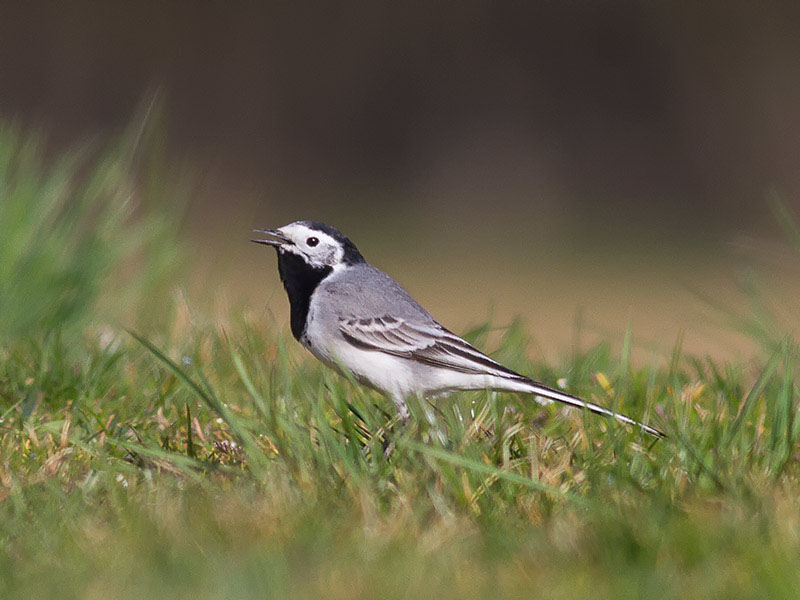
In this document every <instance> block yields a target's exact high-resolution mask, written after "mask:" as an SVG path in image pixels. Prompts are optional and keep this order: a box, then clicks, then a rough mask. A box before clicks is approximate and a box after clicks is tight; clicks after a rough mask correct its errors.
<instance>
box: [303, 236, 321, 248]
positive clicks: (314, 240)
mask: <svg viewBox="0 0 800 600" xmlns="http://www.w3.org/2000/svg"><path fill="white" fill-rule="evenodd" d="M306 244H308V245H309V246H311V247H312V248H313V247H314V246H316V245H317V244H319V240H318V239H317V238H315V237H310V238H308V239H307V240H306Z"/></svg>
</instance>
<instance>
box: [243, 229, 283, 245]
mask: <svg viewBox="0 0 800 600" xmlns="http://www.w3.org/2000/svg"><path fill="white" fill-rule="evenodd" d="M253 231H255V232H256V233H265V234H267V235H268V236H271V238H267V239H263V240H250V241H251V242H255V243H256V244H264V245H265V246H275V247H276V248H279V247H281V246H283V245H284V244H291V243H292V240H290V239H289V238H288V237H286V236H285V235H284V234H282V233H281V232H280V231H278V230H277V229H254V230H253ZM272 238H274V239H272Z"/></svg>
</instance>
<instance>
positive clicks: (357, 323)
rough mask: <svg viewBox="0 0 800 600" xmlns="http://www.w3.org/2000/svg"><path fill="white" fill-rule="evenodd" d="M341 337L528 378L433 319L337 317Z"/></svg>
mask: <svg viewBox="0 0 800 600" xmlns="http://www.w3.org/2000/svg"><path fill="white" fill-rule="evenodd" d="M339 330H340V331H341V332H342V335H343V336H344V338H345V339H346V340H347V341H348V342H349V343H351V344H352V345H354V346H356V347H357V348H361V349H363V350H372V351H377V352H384V353H386V354H392V355H394V356H402V357H404V358H409V359H411V360H414V361H417V362H420V363H423V364H427V365H431V366H435V367H439V368H443V369H450V370H452V371H458V372H460V373H470V374H479V375H494V376H496V377H504V378H507V379H527V378H526V377H524V376H523V375H520V374H519V373H516V372H514V371H512V370H511V369H508V368H506V367H504V366H503V365H501V364H500V363H498V362H496V361H494V360H492V359H491V358H489V357H488V356H486V355H485V354H483V353H482V352H480V351H479V350H477V349H475V348H474V347H472V346H471V345H470V344H469V343H467V342H466V341H464V340H462V339H461V338H460V337H458V336H457V335H456V334H454V333H452V332H451V331H448V330H447V329H445V328H444V327H442V326H441V325H439V324H438V323H436V322H435V321H430V322H425V323H422V322H414V321H408V320H405V319H399V318H395V317H391V316H388V315H384V316H382V317H375V318H371V319H355V318H345V319H339Z"/></svg>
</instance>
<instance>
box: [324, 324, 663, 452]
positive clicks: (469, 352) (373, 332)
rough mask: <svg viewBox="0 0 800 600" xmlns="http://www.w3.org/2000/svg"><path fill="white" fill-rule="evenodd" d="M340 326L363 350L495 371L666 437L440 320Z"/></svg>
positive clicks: (541, 394) (463, 369)
mask: <svg viewBox="0 0 800 600" xmlns="http://www.w3.org/2000/svg"><path fill="white" fill-rule="evenodd" d="M339 330H340V331H341V333H342V335H343V336H344V338H345V339H346V340H347V341H348V342H349V343H350V344H352V345H353V346H355V347H357V348H361V349H362V350H371V351H375V352H384V353H386V354H392V355H394V356H402V357H404V358H408V359H411V360H414V361H417V362H419V363H423V364H427V365H431V366H435V367H439V368H443V369H450V370H452V371H458V372H460V373H469V374H476V375H493V376H496V377H501V378H504V379H507V380H512V381H517V382H521V383H524V384H525V385H526V388H527V389H525V390H524V391H525V392H526V393H529V394H533V395H535V396H536V397H537V398H544V399H546V400H555V401H556V402H561V403H563V404H567V405H569V406H573V407H575V408H579V409H586V410H588V411H590V412H593V413H595V414H598V415H603V416H606V417H613V418H615V419H617V420H618V421H621V422H623V423H627V424H629V425H635V426H637V427H641V428H642V429H643V430H644V431H645V432H647V433H648V434H650V435H653V436H656V437H659V438H663V437H665V435H664V434H663V433H662V432H661V431H659V430H658V429H655V428H654V427H650V426H649V425H644V424H643V423H640V422H639V421H636V420H634V419H631V418H630V417H628V416H626V415H623V414H620V413H616V412H614V411H611V410H608V409H607V408H604V407H602V406H600V405H598V404H594V403H593V402H586V401H585V400H581V399H580V398H578V397H577V396H572V395H571V394H567V393H564V392H562V391H559V390H554V389H552V388H549V387H547V386H545V385H543V384H541V383H539V382H537V381H534V380H532V379H530V378H529V377H526V376H524V375H520V374H519V373H516V372H515V371H512V370H511V369H508V368H506V367H504V366H503V365H501V364H500V363H498V362H496V361H494V360H492V359H491V358H489V357H488V356H486V355H485V354H483V353H482V352H480V351H479V350H476V349H475V348H473V347H472V346H471V345H470V344H468V343H467V342H465V341H464V340H462V339H461V338H460V337H458V336H457V335H456V334H454V333H452V332H451V331H448V330H447V329H445V328H444V327H442V326H441V325H439V323H437V322H436V321H430V322H416V321H409V320H404V319H398V318H395V317H391V316H387V315H384V316H383V317H376V318H371V319H355V318H344V319H339ZM520 391H522V390H520Z"/></svg>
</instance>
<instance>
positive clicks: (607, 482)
mask: <svg viewBox="0 0 800 600" xmlns="http://www.w3.org/2000/svg"><path fill="white" fill-rule="evenodd" d="M0 131H2V132H5V133H3V135H5V136H8V129H5V130H0ZM134 131H137V129H136V128H134ZM0 138H2V135H0ZM139 139H140V138H139V136H132V137H130V136H129V137H126V138H125V139H123V140H122V142H121V143H120V145H119V147H118V149H112V150H107V151H106V152H105V153H101V158H100V159H95V160H88V161H87V162H86V163H84V164H83V165H82V167H81V168H80V169H77V170H67V171H66V172H65V171H63V170H60V169H61V168H60V167H58V166H56V167H53V166H49V167H48V166H46V165H44V164H43V163H37V162H36V161H35V160H34V161H33V162H30V163H28V162H24V163H23V162H21V161H23V158H24V156H25V153H26V152H28V153H30V152H31V151H30V149H29V145H26V142H25V140H26V138H25V136H24V135H23V134H20V133H18V132H17V133H15V134H14V135H12V136H11V137H10V138H9V137H5V138H2V141H4V144H0V145H3V147H5V148H6V151H5V152H6V155H7V156H11V157H12V159H11V160H10V162H11V163H13V164H24V165H25V167H24V168H22V167H17V168H18V169H21V171H20V172H19V175H18V178H19V177H21V176H23V175H24V176H25V177H27V178H29V179H30V183H29V184H28V185H26V186H25V189H26V190H28V191H27V192H25V191H24V190H22V189H17V191H16V192H15V194H17V195H11V196H9V195H8V189H7V188H4V191H3V192H2V193H3V194H5V195H3V196H2V197H0V203H2V204H0V210H2V209H3V207H8V206H12V205H13V204H14V202H16V201H19V202H22V200H16V199H17V198H18V197H22V196H18V195H20V194H28V195H27V196H24V198H26V199H27V202H28V203H29V204H28V206H29V207H37V208H36V209H35V210H34V209H33V208H31V209H30V210H31V212H32V213H33V214H28V213H27V212H26V211H25V210H22V209H21V208H20V207H17V208H18V212H19V214H20V215H21V216H20V219H18V221H16V222H15V224H11V225H9V224H8V222H5V223H4V224H2V225H0V227H5V228H6V229H4V232H8V231H11V232H12V233H15V234H16V233H18V234H19V235H20V236H22V237H20V238H19V239H23V238H24V239H27V240H30V239H34V238H35V239H40V236H39V233H41V228H42V227H43V226H44V225H45V224H46V225H47V226H48V227H51V226H53V223H55V222H57V221H58V219H56V220H53V219H52V218H49V217H48V218H45V217H44V216H45V215H50V214H53V211H56V212H57V211H60V210H66V209H65V208H64V206H65V204H58V202H62V203H63V202H66V200H64V198H63V196H61V195H59V194H49V193H46V190H48V189H55V187H58V186H57V185H56V184H58V183H59V181H61V179H62V178H65V181H64V182H62V188H63V189H67V190H74V189H85V188H81V186H80V185H77V184H75V185H74V186H73V185H72V184H74V182H75V181H76V178H77V179H78V180H81V178H87V177H88V179H82V180H83V181H94V180H95V179H96V178H100V179H101V180H103V177H104V176H108V177H109V178H110V179H109V180H108V183H109V186H108V187H106V188H103V187H102V186H101V188H102V189H106V190H115V189H116V186H115V185H113V182H114V181H117V180H119V181H121V182H126V183H128V184H130V185H131V186H134V187H135V189H137V190H138V189H142V188H140V187H139V184H140V182H141V178H142V173H141V172H140V171H138V170H137V169H138V168H137V167H133V166H132V165H133V162H132V161H130V160H129V159H128V158H125V157H130V156H131V153H132V152H133V151H134V150H135V152H145V153H146V152H148V151H151V150H147V148H145V149H141V148H136V144H137V143H138V142H137V140H139ZM9 140H10V141H9ZM28 143H29V142H28ZM26 148H28V149H27V150H26ZM119 148H121V149H122V150H119ZM33 155H36V153H35V152H33ZM26 160H27V159H26ZM37 160H38V159H37ZM156 162H157V161H156ZM32 165H35V166H32ZM109 165H111V166H109ZM146 175H147V173H146ZM150 176H152V174H150ZM145 179H147V177H145ZM42 182H45V183H46V185H45V184H43V183H42ZM66 184H70V185H66ZM64 185H66V187H65V188H64ZM86 185H88V184H86ZM89 187H91V186H89ZM155 187H157V186H155ZM92 189H94V188H92ZM127 189H129V190H130V189H132V188H127ZM143 189H147V187H146V186H145V187H144V188H143ZM64 193H66V194H67V195H69V193H72V192H64ZM84 196H85V194H84ZM122 197H123V196H118V195H116V194H114V193H111V194H108V193H104V194H97V195H96V197H95V198H96V199H95V200H94V201H93V202H92V203H90V205H91V206H92V207H93V208H91V210H90V209H88V208H87V209H86V212H85V213H81V214H83V215H84V216H86V215H99V216H98V217H97V218H99V219H101V221H102V222H103V223H105V225H102V226H100V224H99V223H95V222H94V221H91V220H90V221H89V222H90V223H91V226H88V225H87V226H86V227H77V226H76V225H75V224H76V223H80V222H84V221H82V220H81V218H77V219H71V220H68V221H66V222H65V223H63V224H60V225H58V224H57V225H55V226H56V227H60V229H59V230H58V231H59V233H58V236H57V238H56V239H57V240H68V239H70V238H71V236H70V233H74V234H75V236H76V239H75V240H73V243H72V244H67V245H62V246H61V247H62V248H63V252H62V254H63V256H59V260H58V261H54V260H43V259H41V257H39V256H38V250H35V249H32V248H31V247H30V246H28V245H25V246H20V245H19V244H21V242H15V243H14V244H11V243H10V242H8V243H6V244H5V245H0V264H4V265H8V264H12V265H17V264H20V263H17V262H13V260H17V259H16V258H14V257H15V256H17V255H19V254H20V253H21V252H22V253H23V254H25V255H26V256H29V257H30V259H29V261H28V262H27V263H24V265H36V266H35V268H36V269H42V272H41V273H38V272H37V273H32V277H31V278H30V280H29V281H24V280H25V276H24V275H25V273H27V271H25V270H23V271H18V272H17V275H16V277H17V279H15V280H10V281H19V282H21V284H22V285H26V286H28V287H27V288H25V290H26V291H25V294H24V296H14V293H16V292H9V291H8V290H9V289H10V287H13V286H9V285H6V287H3V288H0V289H2V295H0V303H5V304H4V306H6V307H8V306H12V303H17V304H16V305H13V307H12V308H11V309H8V312H6V313H5V314H3V315H2V316H0V322H2V324H3V329H2V331H3V337H2V338H0V339H1V340H2V341H0V597H3V598H34V597H50V596H55V595H57V596H59V597H62V598H106V597H114V598H142V597H151V596H152V597H175V598H193V599H197V598H243V597H264V596H268V597H291V598H304V597H320V596H323V597H327V598H354V597H363V598H415V597H438V598H451V597H452V598H456V597H459V598H483V597H531V596H534V597H542V598H578V597H579V598H641V597H661V598H673V597H674V598H678V597H680V598H715V597H718V598H760V597H764V598H780V597H794V596H795V595H796V590H797V589H800V510H798V509H799V508H800V507H799V506H798V498H799V497H800V482H799V479H798V475H800V473H798V461H797V458H798V433H800V421H798V419H797V418H796V417H797V409H798V405H797V398H798V393H797V392H798V390H797V380H796V377H795V373H796V372H797V365H798V357H799V356H798V349H797V347H796V346H795V345H794V343H793V342H792V341H791V340H790V339H789V338H785V339H780V340H777V341H775V340H773V342H772V343H770V344H769V346H768V347H769V348H770V350H769V352H768V353H767V356H766V358H765V359H764V360H763V361H760V362H759V363H757V364H756V363H753V364H720V363H718V362H716V361H714V360H713V359H712V358H698V357H693V356H684V355H683V354H682V353H681V352H680V350H679V349H676V351H675V353H674V355H673V357H672V359H671V360H670V361H669V362H668V364H666V365H663V366H647V367H634V366H633V365H632V363H631V361H630V348H631V345H632V342H631V339H632V338H631V335H630V332H628V334H627V335H626V337H625V340H624V343H623V345H622V347H623V350H622V352H621V353H620V354H619V355H614V354H612V353H611V352H610V351H609V344H601V345H599V346H596V347H591V348H583V349H579V350H577V351H576V352H575V353H574V354H573V355H572V356H571V357H570V358H569V359H568V360H567V361H565V362H564V363H563V364H559V365H555V366H551V365H545V364H540V363H531V362H530V361H528V359H527V358H526V353H525V347H526V344H527V336H526V334H525V330H524V328H523V327H522V326H521V325H520V324H519V323H516V322H515V323H512V324H511V325H509V326H507V327H500V328H496V327H492V326H491V324H485V325H483V326H480V327H476V328H475V329H473V330H472V331H469V332H466V336H467V337H468V338H469V339H470V340H471V341H473V342H475V343H476V344H478V345H479V346H480V347H483V348H487V349H489V350H492V351H493V352H492V353H493V355H494V356H495V357H497V358H498V359H500V360H502V361H503V362H505V363H507V364H509V366H511V367H514V368H517V369H520V370H522V371H524V372H526V373H529V374H531V375H532V376H535V377H537V378H539V379H542V380H544V381H546V382H548V383H550V384H552V385H555V384H556V381H557V380H558V379H559V378H562V377H563V378H565V379H566V388H567V389H568V390H569V391H570V392H572V393H576V394H578V395H581V396H583V397H585V398H587V399H588V398H591V399H593V400H595V401H597V402H599V403H601V404H604V405H608V406H613V407H615V408H616V409H618V410H621V411H624V412H626V413H627V414H630V415H631V416H634V417H637V418H642V419H644V420H645V421H646V422H649V423H652V424H654V425H656V426H659V427H661V428H663V429H664V430H665V431H666V432H667V433H668V434H669V436H670V437H669V438H668V439H667V440H664V441H660V442H654V440H653V439H652V438H650V437H648V436H645V435H643V434H642V433H640V432H638V431H635V430H633V429H627V428H624V427H622V426H620V425H618V424H616V423H615V422H610V421H608V420H605V419H601V418H597V417H594V416H592V415H584V414H581V413H580V412H576V411H569V410H562V409H560V408H558V407H548V408H545V409H542V408H539V407H538V406H536V405H535V404H534V403H532V402H530V401H529V400H526V399H524V398H518V397H514V396H510V395H499V394H491V393H472V394H459V395H456V396H453V397H451V398H448V399H445V400H439V401H437V402H436V404H435V405H432V404H429V403H427V402H421V403H412V406H411V410H412V415H413V419H412V424H411V425H410V426H409V427H407V428H402V427H400V426H399V425H398V424H397V422H396V419H395V418H394V416H393V414H394V413H393V410H392V408H391V406H390V403H389V402H387V401H386V400H384V399H382V398H381V397H380V396H378V395H376V394H375V393H373V392H371V391H369V390H366V389H364V388H361V387H359V386H357V385H354V384H353V383H351V382H349V381H347V380H346V379H344V378H341V377H338V376H336V375H334V374H332V373H331V372H329V371H327V370H325V369H324V368H323V367H321V366H320V365H318V364H317V363H316V362H314V361H313V360H312V359H310V358H308V357H307V356H306V355H305V354H303V353H302V352H301V351H300V350H298V348H297V345H296V343H295V342H294V341H293V340H291V339H289V340H287V339H285V337H284V336H283V335H282V333H281V332H282V331H283V329H282V328H280V327H276V326H274V325H272V324H269V323H266V322H265V321H264V319H263V318H261V317H259V316H258V315H256V314H253V313H249V312H248V311H247V310H235V311H234V310H229V311H226V312H225V313H224V314H221V315H218V316H215V318H214V319H213V320H210V319H208V318H204V316H203V315H198V314H190V313H189V312H188V311H189V308H187V305H186V303H183V302H173V303H172V305H171V307H168V306H169V305H168V303H166V302H162V303H161V304H160V305H159V310H158V313H159V314H160V318H159V319H153V318H152V313H153V312H154V309H153V308H152V304H150V305H148V304H147V303H146V302H145V299H143V298H142V296H141V295H140V294H138V293H137V291H136V290H133V291H132V290H130V288H125V287H124V286H114V285H110V284H109V283H108V282H109V281H115V278H117V277H119V276H120V275H119V273H120V270H122V271H123V272H125V273H133V275H132V276H134V277H143V276H144V274H143V273H142V272H141V271H137V269H140V270H143V271H148V272H149V273H150V275H151V276H152V275H159V274H165V273H167V272H168V269H166V267H165V268H163V269H161V268H160V267H158V268H156V267H153V265H169V264H171V263H172V261H173V259H174V256H176V255H177V254H179V249H178V248H176V247H175V246H174V244H173V243H172V242H171V241H170V237H169V236H168V235H162V233H163V232H165V231H169V230H170V226H171V224H172V223H174V216H172V215H171V214H169V213H166V214H165V213H164V211H163V210H161V209H160V208H159V204H158V203H157V202H152V203H149V204H148V203H146V202H145V203H144V204H143V205H142V206H145V208H144V209H142V210H140V211H139V212H138V213H135V214H129V213H123V214H122V215H121V216H120V215H119V213H118V211H119V210H121V209H122V208H123V206H120V204H119V203H120V202H121V200H120V198H122ZM56 199H60V200H58V201H57V200H56ZM68 199H69V197H67V200H68ZM122 205H124V201H122ZM87 206H88V205H87ZM98 209H100V212H99V213H98V212H97V210H98ZM80 210H83V209H80ZM104 211H108V212H104ZM95 225H97V226H96V227H95ZM76 227H77V229H76ZM17 229H19V231H17ZM108 231H111V232H113V237H115V239H119V241H120V243H121V244H122V245H123V246H124V247H125V248H136V250H135V254H137V256H138V257H137V258H136V260H135V261H134V265H133V266H131V265H130V256H131V252H129V251H127V250H126V251H125V252H122V253H120V254H116V253H112V254H111V255H106V256H97V255H96V253H97V252H98V250H97V248H101V247H102V244H101V242H102V240H104V239H106V238H105V237H103V236H105V235H109V234H107V233H103V232H108ZM79 232H80V233H79ZM153 232H155V233H156V234H157V235H154V234H153ZM160 232H161V233H160ZM34 234H35V235H34ZM151 234H153V235H151ZM148 235H150V236H151V237H148ZM6 239H7V238H6ZM143 239H149V240H150V241H149V242H148V243H146V244H143V243H140V241H141V240H143ZM85 240H89V241H85ZM92 240H94V241H93V242H92ZM48 243H49V242H48ZM53 244H54V245H57V244H56V242H53ZM85 244H88V246H86V245H85ZM3 252H5V253H8V254H2V253H3ZM47 252H54V251H53V250H52V249H48V250H47ZM48 256H50V255H48ZM12 259H13V260H12ZM40 259H41V260H40ZM17 268H18V269H19V268H21V267H17ZM25 268H26V269H32V268H34V267H33V266H26V267H25ZM9 272H12V270H11V269H9ZM20 273H21V274H20ZM157 280H158V277H155V279H154V282H155V283H154V284H153V285H154V286H156V283H157ZM51 281H56V282H62V281H67V282H68V283H69V285H61V284H60V283H59V285H53V284H51V283H50V282H51ZM6 283H7V282H6ZM156 287H157V286H156ZM153 289H155V287H154V288H153ZM101 291H102V293H101ZM31 296H37V298H36V301H37V302H36V303H34V304H32V305H31V306H33V307H37V308H36V312H32V313H31V312H28V311H27V310H26V309H25V306H24V305H23V304H19V303H20V302H22V300H20V297H21V298H23V299H24V300H25V302H27V301H28V300H27V299H28V298H29V297H31ZM54 307H59V308H58V310H55V308H54ZM115 307H117V310H116V311H114V310H113V309H114V308H115ZM119 307H124V309H120V308H119ZM126 326H128V327H130V328H131V331H130V333H129V332H128V331H126V329H125V327H126ZM498 330H499V332H500V334H501V335H500V341H499V343H496V344H495V343H492V344H490V342H489V340H494V339H496V337H497V336H496V333H497V332H498Z"/></svg>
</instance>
